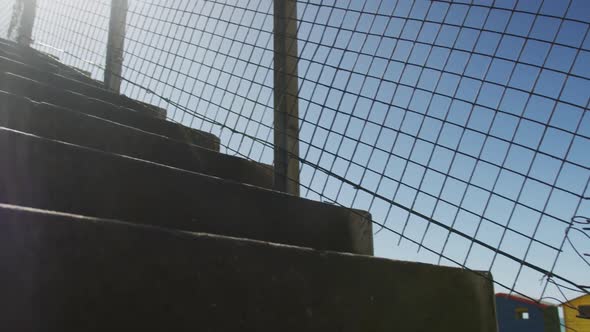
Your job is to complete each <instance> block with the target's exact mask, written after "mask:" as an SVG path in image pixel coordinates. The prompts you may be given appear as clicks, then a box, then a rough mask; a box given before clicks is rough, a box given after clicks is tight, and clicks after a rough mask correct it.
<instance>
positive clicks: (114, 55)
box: [104, 0, 128, 93]
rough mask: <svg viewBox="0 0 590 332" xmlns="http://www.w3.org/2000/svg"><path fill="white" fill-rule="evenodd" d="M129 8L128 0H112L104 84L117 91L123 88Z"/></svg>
mask: <svg viewBox="0 0 590 332" xmlns="http://www.w3.org/2000/svg"><path fill="white" fill-rule="evenodd" d="M127 10H128V3H127V0H111V18H110V21H109V39H108V44H107V57H106V64H105V71H104V85H105V87H106V88H107V89H109V90H112V91H115V92H117V93H119V92H120V90H121V75H122V70H123V53H124V51H125V27H126V26H127Z"/></svg>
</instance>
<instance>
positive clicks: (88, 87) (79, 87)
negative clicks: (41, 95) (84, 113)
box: [0, 56, 166, 118]
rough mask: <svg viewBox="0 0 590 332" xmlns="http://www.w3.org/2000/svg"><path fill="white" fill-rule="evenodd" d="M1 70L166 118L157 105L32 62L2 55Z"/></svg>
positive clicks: (0, 58)
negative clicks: (60, 73)
mask: <svg viewBox="0 0 590 332" xmlns="http://www.w3.org/2000/svg"><path fill="white" fill-rule="evenodd" d="M0 70H2V71H5V72H10V73H14V74H16V75H20V76H23V77H27V78H30V79H32V80H35V81H37V82H40V83H44V84H48V85H51V86H53V87H56V88H60V89H63V90H69V91H73V92H77V93H80V94H82V95H85V96H88V97H92V98H96V99H100V100H104V101H107V102H109V103H111V104H115V105H120V106H124V107H126V108H131V109H134V110H135V111H138V112H140V113H143V114H145V115H149V116H156V117H159V118H166V115H165V114H163V116H162V115H160V114H158V111H159V110H158V109H157V108H156V107H152V106H150V105H148V104H145V103H141V102H139V101H136V100H133V99H130V98H128V97H126V96H123V95H120V94H117V93H114V92H112V91H108V90H106V89H104V88H103V87H100V86H97V85H94V84H88V83H86V82H82V81H78V80H75V79H73V78H69V77H65V76H61V75H59V74H57V73H52V72H49V71H46V70H43V69H37V68H35V66H32V65H30V64H25V63H21V62H18V61H15V60H11V59H8V58H5V57H1V56H0Z"/></svg>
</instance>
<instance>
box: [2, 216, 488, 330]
mask: <svg viewBox="0 0 590 332" xmlns="http://www.w3.org/2000/svg"><path fill="white" fill-rule="evenodd" d="M0 294H2V296H0V316H2V317H1V318H0V330H2V331H59V332H68V331H76V332H77V331H110V330H113V329H116V330H122V331H143V330H150V331H273V332H275V331H297V332H301V331H307V332H311V331H318V332H319V331H321V332H329V331H338V332H347V331H351V332H352V331H354V332H392V331H403V332H427V331H428V332H430V331H441V332H447V331H448V332H475V331H477V332H495V331H496V326H495V313H494V302H493V299H494V297H493V287H492V285H491V282H490V281H489V280H487V279H485V278H483V277H481V276H480V275H477V274H475V273H472V272H467V271H463V270H459V269H453V268H445V267H436V266H431V265H426V264H418V263H405V262H398V261H390V260H385V259H377V258H373V257H368V256H355V255H347V254H336V253H328V252H319V251H313V250H306V249H301V248H297V247H285V246H278V245H272V244H266V243H262V242H254V241H246V240H239V239H234V238H225V237H219V236H211V235H206V234H187V233H181V232H174V231H165V230H162V229H155V228H148V227H138V226H134V225H129V224H124V223H117V222H109V221H103V220H89V219H82V218H79V217H75V216H64V215H57V214H51V213H47V212H41V211H27V210H22V209H16V208H11V207H7V206H0Z"/></svg>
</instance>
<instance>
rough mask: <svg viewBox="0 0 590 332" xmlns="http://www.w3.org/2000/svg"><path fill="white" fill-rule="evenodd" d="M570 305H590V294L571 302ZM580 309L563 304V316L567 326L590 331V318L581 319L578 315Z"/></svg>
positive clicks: (580, 330)
mask: <svg viewBox="0 0 590 332" xmlns="http://www.w3.org/2000/svg"><path fill="white" fill-rule="evenodd" d="M569 305H570V306H573V307H576V308H577V307H578V306H580V305H590V295H587V296H583V297H580V298H577V299H575V300H572V301H570V302H569ZM577 315H578V311H577V310H574V309H572V308H569V307H568V306H563V316H564V319H565V326H567V327H568V328H571V329H574V330H576V331H578V332H590V319H581V318H578V317H577Z"/></svg>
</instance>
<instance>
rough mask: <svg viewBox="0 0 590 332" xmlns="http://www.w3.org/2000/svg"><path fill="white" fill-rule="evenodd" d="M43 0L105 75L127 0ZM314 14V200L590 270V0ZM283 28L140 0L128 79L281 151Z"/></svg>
mask: <svg viewBox="0 0 590 332" xmlns="http://www.w3.org/2000/svg"><path fill="white" fill-rule="evenodd" d="M9 2H11V1H8V0H0V3H2V6H4V7H8V3H9ZM39 2H40V4H39V6H40V10H39V12H40V14H39V20H38V24H37V26H36V29H35V36H34V39H35V42H36V47H38V48H40V49H42V50H44V51H47V52H51V53H53V54H55V55H57V56H59V57H60V58H61V59H62V60H64V61H65V62H67V63H70V64H73V65H76V66H78V67H80V68H83V69H85V70H88V71H91V72H92V74H93V77H95V78H97V79H102V75H103V72H102V70H101V69H100V66H103V65H104V53H105V51H104V50H105V45H106V35H107V34H106V30H107V27H108V15H109V7H108V6H109V2H110V1H106V0H92V1H84V2H79V1H75V0H39ZM466 2H468V3H470V5H468V4H465V3H466ZM2 6H0V8H2ZM298 11H299V34H298V39H299V43H298V47H299V54H300V64H299V86H300V98H301V99H300V103H299V109H300V116H301V120H300V126H301V131H300V139H301V145H300V147H301V157H302V158H303V159H304V160H305V161H306V163H305V164H304V165H303V166H302V170H301V181H302V194H303V195H304V196H305V197H308V198H310V199H314V200H324V201H331V200H336V201H337V202H338V203H340V204H343V205H345V206H352V207H355V208H359V209H365V210H369V211H370V212H371V213H372V215H373V219H374V220H375V222H377V223H379V224H385V225H386V226H387V227H389V228H391V230H393V232H392V231H389V230H383V231H380V232H378V233H377V234H376V235H375V241H376V251H377V254H378V255H379V256H383V257H389V258H394V259H403V260H412V261H420V262H429V263H436V264H445V265H455V264H454V263H452V262H450V261H449V260H447V259H444V258H442V259H441V257H440V255H437V254H434V253H432V252H430V251H428V250H426V249H425V248H428V249H430V250H432V251H434V252H435V253H443V255H444V256H446V257H447V258H450V259H452V260H455V261H456V262H458V263H459V265H465V266H467V267H469V268H471V269H479V270H486V271H487V270H491V271H492V272H493V274H494V277H495V279H496V280H497V281H498V282H500V283H502V284H504V285H506V286H507V287H508V288H514V289H516V290H517V291H519V292H524V293H525V294H527V295H529V296H531V297H534V298H539V297H541V296H544V297H554V298H559V299H562V298H563V296H562V295H561V294H560V293H559V292H558V290H557V289H556V287H555V286H553V285H549V286H548V287H547V288H546V287H545V285H546V279H543V277H544V276H543V275H542V274H541V273H539V272H537V271H534V270H533V269H531V268H529V267H523V265H522V264H520V263H519V262H518V261H520V260H523V261H526V262H528V263H530V264H532V265H534V266H537V267H540V268H542V269H544V270H549V271H551V270H553V271H554V272H555V273H557V274H560V275H562V276H564V277H566V278H568V279H570V280H572V281H574V282H576V283H578V284H585V285H588V284H590V266H588V264H587V263H585V262H584V261H583V260H582V259H581V258H580V257H579V256H577V255H576V253H575V252H574V251H573V250H572V247H571V245H570V244H569V243H568V242H564V241H565V232H566V230H567V229H568V225H569V224H570V220H571V218H572V217H573V216H575V215H590V201H587V200H583V199H582V197H584V196H585V197H588V196H590V189H589V187H588V182H589V179H590V153H588V151H590V113H589V112H588V102H589V98H590V35H589V34H588V30H589V23H590V2H588V1H587V0H572V1H568V0H545V1H542V0H520V1H517V0H498V1H492V0H479V1H473V2H472V1H451V2H449V1H429V0H416V1H410V0H398V1H394V0H384V1H380V0H367V1H361V0H338V1H335V0H325V1H320V0H313V1H312V0H307V1H299V2H298ZM2 20H5V19H4V18H3V17H2V16H0V25H1V27H0V29H4V28H3V27H4V26H5V24H4V22H3V21H2ZM272 29H273V20H272V1H270V0H236V1H225V0H218V1H203V0H199V1H196V0H191V1H189V0H175V1H164V0H130V13H129V17H128V28H127V41H126V43H127V44H126V55H125V67H126V68H125V71H124V76H125V78H126V79H129V80H131V81H132V82H134V83H136V84H139V85H141V86H143V87H147V88H149V89H151V90H152V91H154V92H156V94H157V95H159V96H163V97H165V98H168V99H170V100H172V101H174V102H175V103H177V104H180V105H181V106H182V107H180V108H178V107H175V106H174V105H170V104H168V103H166V102H165V101H164V100H162V99H161V98H159V97H157V96H154V95H153V94H150V93H147V92H146V91H145V90H143V89H140V88H138V87H137V86H136V85H134V84H129V83H124V84H123V93H125V94H127V95H129V96H132V97H134V98H139V99H143V100H145V101H148V102H151V103H154V104H158V105H160V106H162V107H165V108H167V109H168V112H169V113H168V114H169V116H170V117H171V118H172V119H173V120H175V121H179V122H182V123H184V124H186V125H190V126H193V127H195V128H200V129H204V130H207V131H211V132H213V133H215V134H217V135H219V136H220V137H221V139H222V144H224V145H226V146H227V147H228V149H226V151H225V152H227V153H230V154H238V155H242V156H247V157H249V158H251V159H254V160H257V161H262V162H265V163H269V164H270V163H272V146H270V144H265V142H268V143H272V130H271V128H272V116H273V105H272V102H273V94H272V87H273V75H272V66H273V53H272V47H273V37H272ZM2 31H3V30H0V32H2ZM88 36H90V38H87V37H88ZM186 110H189V111H190V112H195V113H194V114H190V113H187V112H186ZM203 117H205V118H206V119H207V121H202V120H201V119H202V118H203ZM211 122H215V124H212V123H211ZM220 124H221V125H220ZM230 128H231V129H235V130H237V131H239V132H242V133H246V135H240V134H236V133H234V132H232V131H231V130H229V129H230ZM252 137H255V138H256V140H253V139H252ZM310 164H311V165H310ZM313 165H319V167H321V169H320V170H318V167H315V166H313ZM341 178H345V179H346V180H347V181H350V182H351V183H353V184H355V185H356V186H357V187H356V188H355V186H352V185H350V184H347V183H345V182H343V181H342V180H341ZM359 187H361V188H362V189H359ZM407 209H409V210H412V211H415V212H417V213H419V214H420V215H421V216H426V217H428V218H430V219H432V220H434V221H435V222H429V221H427V220H425V219H424V218H423V217H421V216H418V215H417V214H416V213H408V212H407ZM448 228H451V229H453V230H456V231H458V232H460V233H461V234H457V233H456V232H449V230H448ZM375 230H376V231H377V230H378V227H375ZM396 233H397V234H396ZM402 233H403V235H404V237H405V238H406V239H404V240H402V241H401V242H400V241H399V238H400V237H399V235H398V234H402ZM570 234H571V241H572V242H573V243H574V244H575V245H576V247H577V248H579V249H580V251H582V252H587V253H590V241H588V240H587V239H586V238H584V237H583V235H582V234H581V233H579V232H575V231H571V232H570ZM473 239H476V240H477V241H481V242H480V243H481V244H483V245H481V244H477V243H474V241H473ZM410 240H413V241H416V242H418V243H422V244H423V246H424V247H423V248H419V246H418V245H416V244H415V243H413V242H412V241H410ZM486 246H489V247H491V248H499V250H500V251H501V252H503V253H508V254H509V255H512V256H514V257H507V256H506V255H504V254H502V253H498V252H497V251H495V250H491V249H490V248H489V247H486ZM562 247H563V248H562ZM560 248H562V252H561V253H559V251H558V250H559V249H560ZM558 253H559V255H558ZM498 290H499V291H504V290H503V289H502V288H501V287H498ZM564 292H565V295H566V296H567V297H575V296H577V295H578V293H576V292H572V291H567V290H564Z"/></svg>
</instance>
